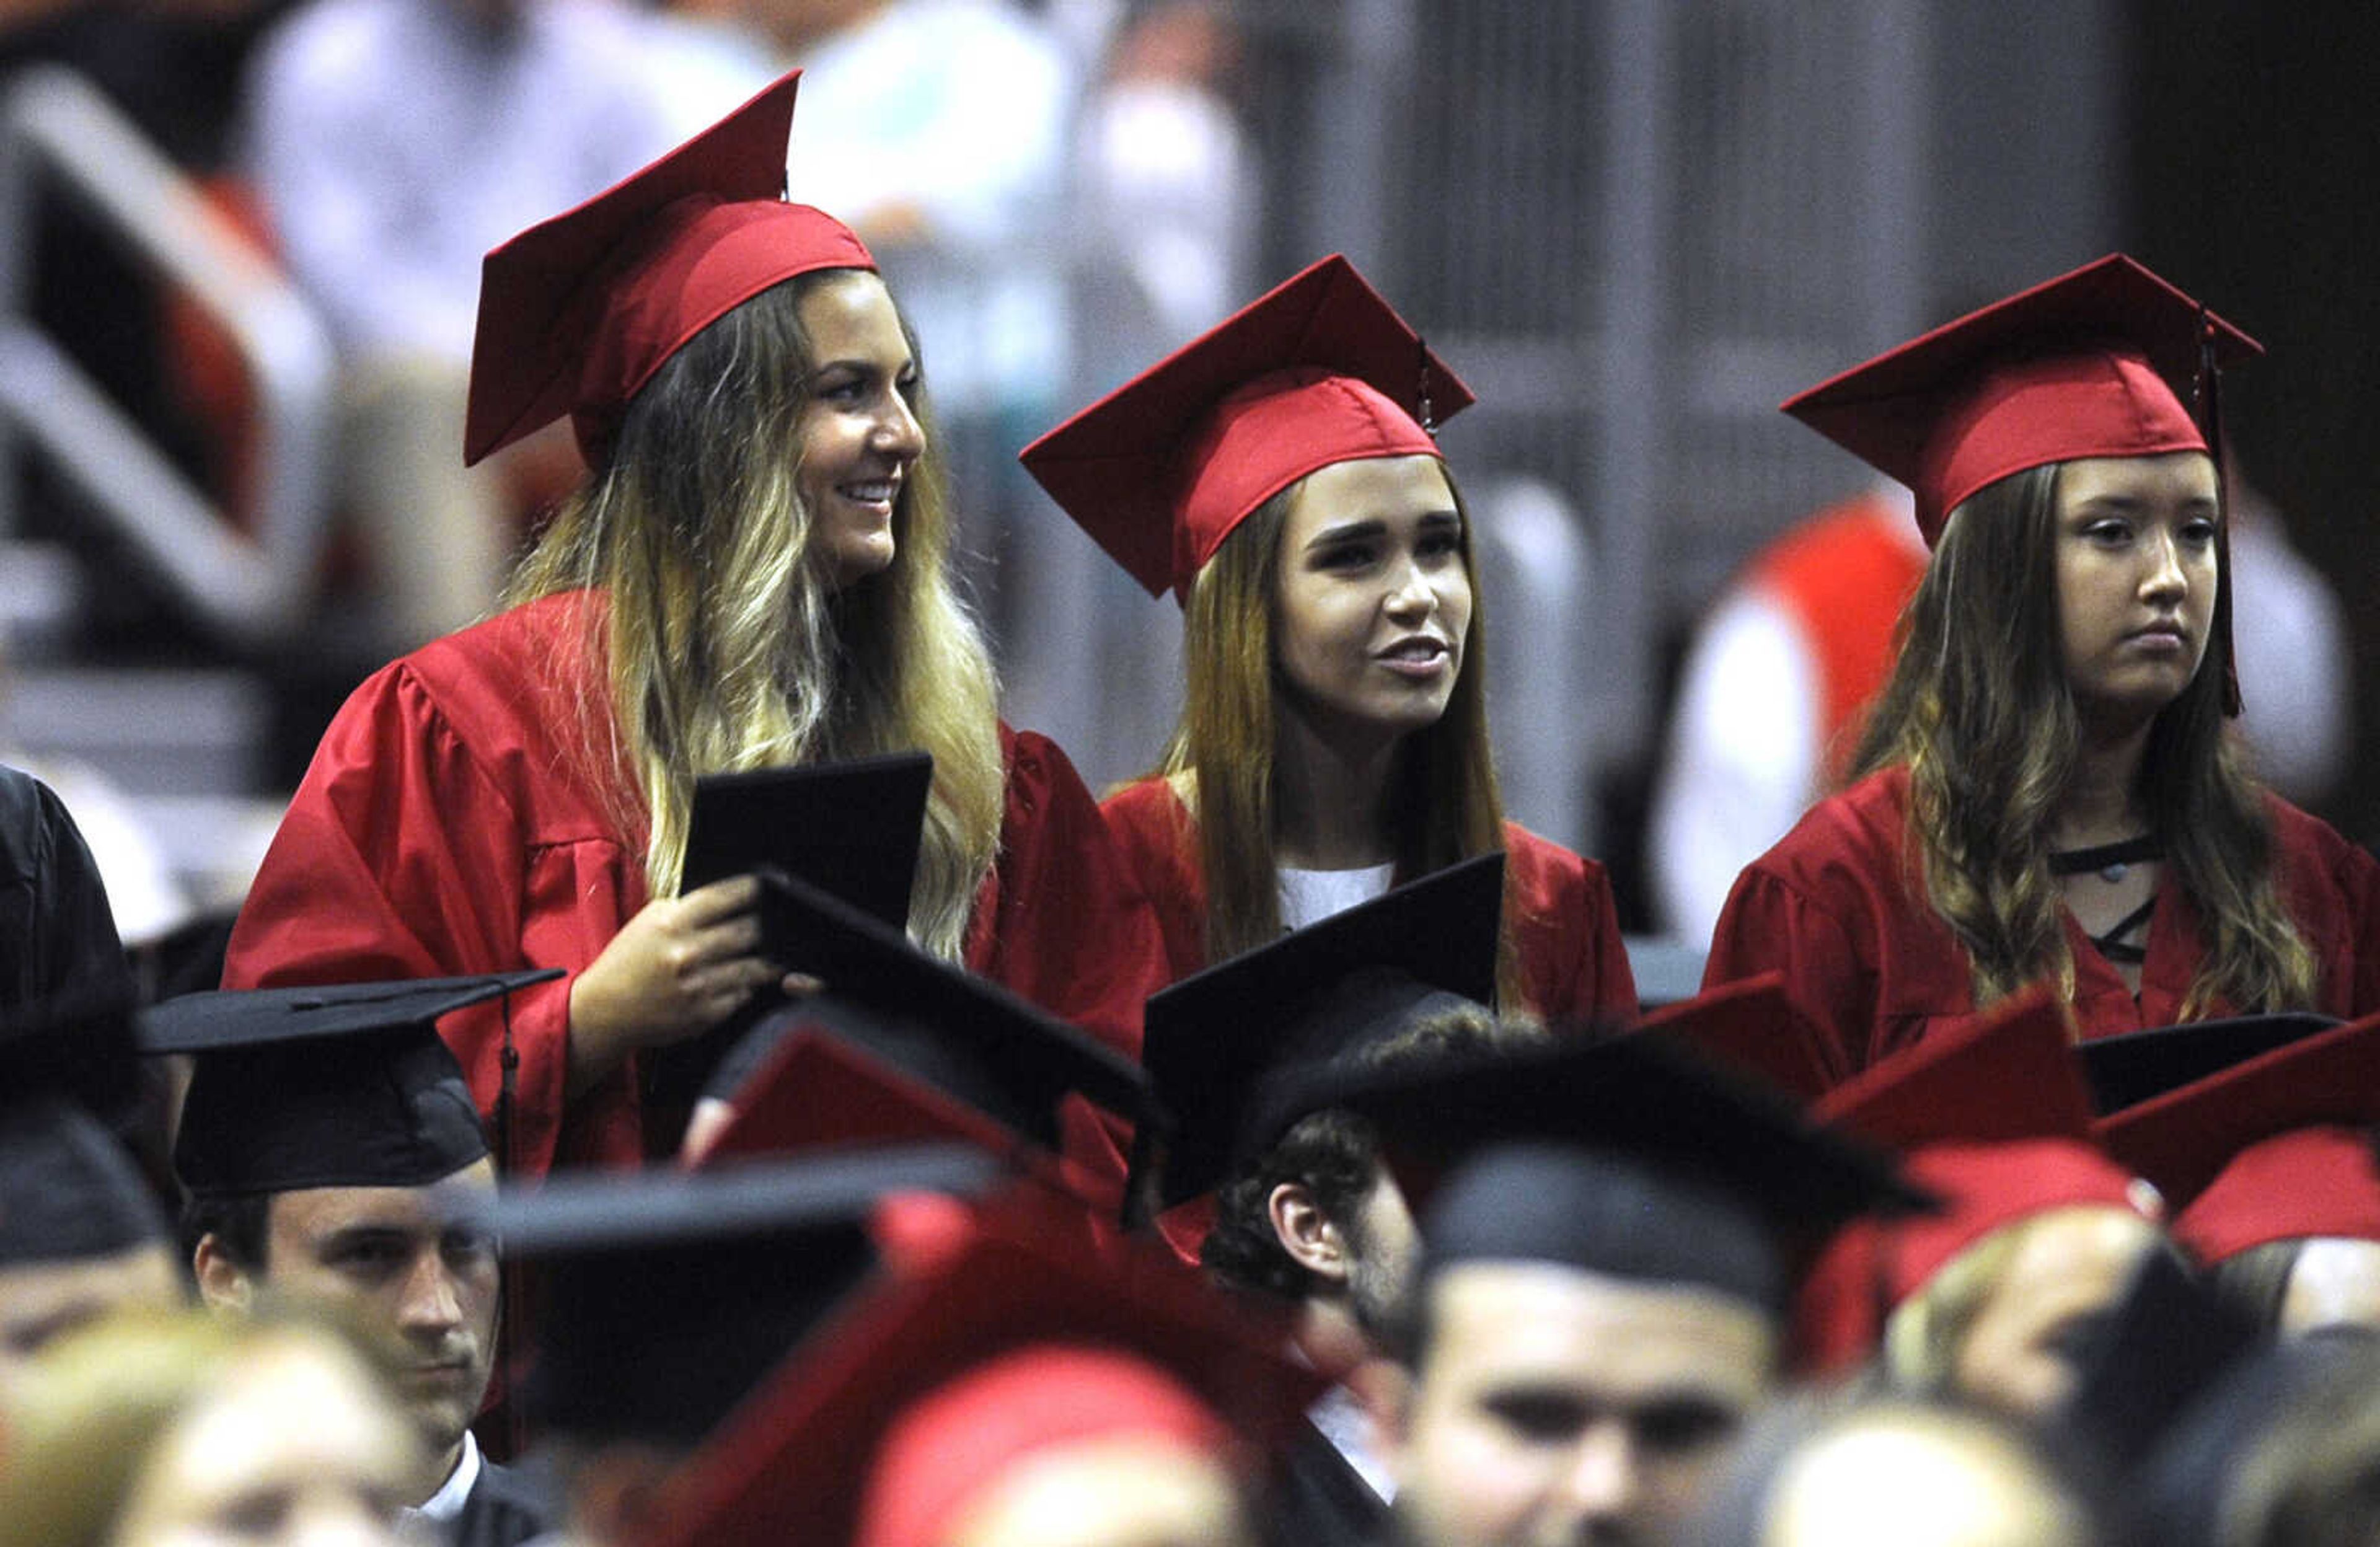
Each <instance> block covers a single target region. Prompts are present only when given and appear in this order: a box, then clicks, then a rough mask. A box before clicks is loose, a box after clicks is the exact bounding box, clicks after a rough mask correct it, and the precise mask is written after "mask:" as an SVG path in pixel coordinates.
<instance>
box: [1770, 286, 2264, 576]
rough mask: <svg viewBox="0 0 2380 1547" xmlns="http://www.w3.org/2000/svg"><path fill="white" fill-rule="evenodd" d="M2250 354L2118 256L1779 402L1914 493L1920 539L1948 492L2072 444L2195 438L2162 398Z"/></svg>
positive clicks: (2100, 452)
mask: <svg viewBox="0 0 2380 1547" xmlns="http://www.w3.org/2000/svg"><path fill="white" fill-rule="evenodd" d="M2202 341H2204V342H2205V343H2208V344H2210V345H2211V346H2212V351H2213V356H2214V360H2215V364H2216V367H2217V368H2218V369H2219V368H2223V367H2228V366H2230V365H2233V364H2236V363H2238V362H2239V361H2240V360H2243V359H2250V358H2252V357H2253V356H2256V355H2260V354H2262V353H2264V352H2265V351H2264V347H2263V346H2262V345H2260V344H2258V343H2257V342H2256V341H2255V340H2254V339H2253V338H2250V337H2249V336H2248V335H2246V334H2243V333H2241V332H2240V330H2239V329H2238V328H2235V327H2233V326H2232V325H2231V324H2230V323H2227V322H2225V321H2223V320H2222V319H2221V318H2219V317H2217V316H2216V315H2215V314H2214V313H2212V312H2210V311H2205V310H2204V308H2203V307H2201V306H2200V305H2199V303H2198V302H2197V301H2195V300H2193V299H2192V298H2190V297H2188V296H2186V295H2184V294H2182V293H2181V292H2180V290H2178V289H2176V288H2174V287H2173V286H2170V285H2168V284H2167V283H2166V282H2165V281H2164V280H2162V279H2159V278H2158V277H2157V276H2156V275H2155V274H2151V273H2150V272H2149V271H2148V270H2147V269H2144V268H2143V267H2142V266H2141V265H2140V264H2138V263H2136V262H2133V261H2132V260H2131V259H2130V258H2127V257H2125V256H2123V255H2122V254H2121V253H2116V254H2111V255H2110V256H2108V257H2106V258H2102V259H2100V260H2099V261H2098V262H2095V263H2090V264H2086V265H2085V266H2083V267H2082V268H2079V269H2076V270H2075V271H2074V272H2073V273H2071V274H2064V275H2062V276H2060V277H2058V278H2057V279H2053V280H2050V281H2048V282H2047V283H2046V284H2043V285H2036V286H2034V287H2033V288H2032V289H2029V290H2025V291H2022V292H2021V293H2020V294H2017V295H2014V296H2010V298H2008V299H2006V300H2002V301H1996V302H1994V303H1993V304H1992V305H1990V306H1987V307H1985V308H1984V309H1983V310H1982V311H1973V312H1969V313H1968V314H1967V315H1966V316H1964V317H1961V318H1960V319H1959V320H1958V321H1956V322H1954V323H1946V324H1944V325H1943V326H1941V327H1938V328H1936V329H1935V330H1934V331H1933V332H1931V333H1928V334H1925V335H1923V336H1922V337H1919V338H1916V339H1913V340H1912V341H1911V342H1909V343H1907V344H1903V345H1901V346H1900V347H1898V348H1896V349H1892V350H1890V351H1888V352H1887V353H1885V354H1881V355H1878V356H1877V357H1876V359H1872V360H1869V361H1868V362H1867V363H1865V364H1864V365H1856V366H1853V367H1852V369H1851V370H1849V371H1846V372H1843V373H1842V374H1841V375H1839V376H1837V377H1835V378H1833V379H1832V380H1831V381H1828V382H1825V383H1822V384H1819V385H1817V386H1815V387H1812V388H1811V389H1810V390H1809V391H1807V392H1804V393H1802V394H1800V395H1798V396H1793V397H1791V398H1788V399H1787V400H1786V402H1785V404H1784V409H1785V411H1786V412H1787V413H1789V414H1791V415H1792V416H1793V417H1794V418H1796V419H1798V420H1801V421H1802V422H1803V423H1804V424H1807V425H1809V426H1810V427H1811V428H1812V429H1814V430H1815V431H1817V432H1819V433H1820V434H1822V435H1824V436H1826V437H1827V438H1828V440H1831V441H1833V442H1834V443H1835V444H1836V445H1840V446H1842V447H1843V448H1844V449H1846V450H1848V451H1850V452H1851V453H1852V455H1854V456H1856V457H1860V458H1861V459H1862V460H1864V461H1865V462H1867V463H1869V464H1870V465H1872V466H1874V467H1876V469H1879V470H1881V471H1882V472H1884V473H1886V474H1887V475H1888V476H1889V477H1892V478H1895V479H1898V480H1900V481H1901V482H1902V483H1905V484H1907V485H1908V486H1909V487H1910V489H1911V490H1912V491H1913V493H1915V494H1916V496H1917V525H1918V527H1919V528H1920V529H1921V530H1923V531H1924V532H1925V542H1926V545H1927V546H1928V547H1931V546H1933V544H1934V543H1935V542H1937V541H1938V540H1939V539H1940V538H1941V535H1942V523H1943V522H1944V520H1945V519H1947V518H1948V517H1949V513H1950V512H1951V511H1952V510H1954V509H1956V508H1957V507H1958V506H1959V504H1960V502H1961V501H1962V500H1964V499H1966V498H1967V497H1968V496H1969V495H1970V494H1973V493H1975V492H1976V491H1977V490H1979V489H1981V488H1983V487H1984V486H1985V484H1988V483H1993V482H1997V481H1998V480H2000V479H2003V478H2006V477H2008V476H2009V475H2010V474H2011V473H2018V472H2022V471H2024V470H2025V469H2028V468H2037V467H2041V466H2043V465H2045V464H2046V463H2050V462H2064V461H2070V460H2072V459H2074V458H2076V457H2147V456H2155V455H2156V454H2158V453H2162V452H2169V451H2204V450H2206V449H2207V448H2208V447H2207V439H2206V435H2205V433H2204V431H2203V429H2202V427H2201V426H2200V425H2199V424H2198V423H2197V422H2196V421H2195V420H2192V417H2191V413H2190V410H2189V409H2188V408H2186V407H2184V405H2183V403H2182V400H2181V399H2180V397H2179V396H2176V395H2175V390H2174V387H2173V385H2172V384H2173V383H2176V382H2182V383H2190V382H2193V381H2194V380H2195V379H2196V376H2197V373H2198V371H2199V365H2200V347H2201V343H2202Z"/></svg>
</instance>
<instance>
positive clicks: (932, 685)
mask: <svg viewBox="0 0 2380 1547" xmlns="http://www.w3.org/2000/svg"><path fill="white" fill-rule="evenodd" d="M856 272H861V271H854V270H828V271H823V272H820V273H814V274H803V275H800V276H798V277H796V278H794V279H790V280H787V281H785V282H784V283H783V284H781V285H777V286H773V287H771V288H770V289H768V290H764V291H762V292H761V293H760V294H759V295H758V296H755V297H754V298H752V299H750V300H748V301H746V302H745V303H744V304H743V305H741V306H739V307H737V308H736V309H735V310H734V311H730V312H728V313H727V314H726V315H724V316H722V317H721V318H720V319H719V320H718V321H717V322H714V323H711V324H710V326H709V327H707V328H705V329H703V330H702V332H700V333H699V334H697V335H695V336H694V338H693V339H692V340H691V341H689V342H688V343H687V344H686V346H685V347H683V348H681V349H679V350H678V352H677V353H676V354H675V355H674V356H672V357H671V358H670V359H669V360H668V362H667V363H665V364H664V365H663V366H662V369H661V370H660V371H659V372H656V373H655V375H654V376H653V378H652V380H651V381H650V382H649V383H647V384H645V386H644V387H643V388H642V389H641V390H640V391H639V392H638V393H637V396H636V398H635V400H634V401H633V402H632V403H631V404H630V405H629V408H628V412H627V415H626V417H625V420H624V421H623V423H622V426H621V430H620V435H619V439H618V441H617V443H616V444H615V445H614V446H613V449H612V452H611V455H610V456H609V457H608V458H607V459H606V460H605V462H604V465H603V466H602V467H601V469H597V471H596V472H595V473H594V474H593V476H592V477H591V478H590V479H589V481H588V482H587V483H586V484H585V485H583V486H582V487H581V488H580V489H579V490H578V491H577V493H575V494H574V495H573V496H572V497H571V498H570V500H569V501H567V502H566V503H565V506H563V508H562V510H561V511H560V512H559V513H558V514H557V515H556V517H555V518H554V520H553V524H552V525H551V526H550V527H549V528H548V529H547V530H546V531H545V532H544V534H543V535H542V536H541V537H540V539H539V541H538V542H537V545H536V546H535V547H534V548H533V549H532V550H531V551H530V553H529V554H528V556H527V557H526V558H525V559H524V560H523V561H522V563H521V565H520V566H519V568H518V570H517V571H516V573H515V575H514V577H513V580H512V584H511V586H510V588H509V590H508V592H507V596H506V601H507V603H513V604H516V603H523V602H528V601H531V600H534V599H536V598H538V597H541V596H548V595H552V594H554V593H556V592H561V591H589V592H592V593H595V594H597V595H600V596H601V597H603V598H604V599H605V602H606V605H604V606H602V607H600V608H589V609H588V622H589V629H590V632H591V633H592V634H593V636H594V637H592V638H589V640H585V641H582V643H583V644H584V646H585V647H587V649H588V652H589V653H587V654H586V655H584V656H582V657H581V659H591V660H600V661H603V662H605V663H607V665H606V671H607V674H608V676H609V677H610V681H611V688H612V691H611V695H610V702H609V703H608V704H594V703H588V704H583V705H582V711H583V712H582V714H581V724H580V727H579V728H580V731H581V741H582V744H583V749H584V752H585V755H586V759H587V766H588V771H589V774H590V776H591V777H592V780H593V783H594V785H595V787H597V788H598V789H600V790H601V791H602V792H604V798H605V799H606V801H607V803H608V805H609V807H610V812H611V815H612V818H613V822H614V823H615V825H616V827H617V829H618V831H619V832H620V833H621V834H623V835H624V837H625V838H627V839H628V840H629V841H630V842H631V843H632V844H633V843H636V842H639V841H640V842H641V843H642V846H643V851H644V857H645V879H646V882H647V883H648V885H649V886H650V891H651V894H652V895H654V896H656V897H665V896H672V895H675V894H676V892H677V890H678V884H679V880H680V877H681V873H682V871H683V869H684V865H685V859H686V825H687V817H688V813H689V810H690V809H691V806H692V803H693V797H694V782H695V780H696V779H697V778H698V777H699V776H701V775H703V774H723V773H735V772H741V771H745V770H749V769H756V768H771V767H781V766H785V765H789V764H795V763H806V762H820V761H831V760H835V759H842V758H852V757H860V756H866V755H868V754H871V753H879V752H890V751H899V750H906V749H912V748H922V749H925V750H926V751H928V752H930V753H931V754H932V755H933V759H934V783H933V791H932V794H931V796H930V798H929V801H928V805H927V811H926V823H925V832H924V834H923V839H922V842H921V843H920V846H919V851H918V857H917V877H916V882H915V884H914V887H913V889H912V892H911V901H910V908H909V932H910V933H911V934H912V935H913V936H914V937H916V938H917V941H918V942H919V944H922V945H924V946H925V947H926V948H927V949H929V950H931V951H933V952H934V953H935V954H937V955H939V956H945V957H949V958H952V959H955V958H956V957H957V956H959V954H960V951H961V948H962V947H963V945H964V944H965V937H966V928H967V919H968V914H969V910H970V908H971V907H972V906H973V903H974V900H975V895H976V892H977V888H978V887H979V886H980V884H981V883H982V881H983V878H984V875H985V874H986V872H987V871H990V867H991V864H992V860H993V859H994V857H995V853H996V850H997V848H998V847H999V841H1000V825H1001V817H1002V800H1003V796H1002V791H1003V782H1004V774H1003V770H1002V761H1001V750H1000V737H999V729H998V719H997V708H996V703H997V685H996V681H995V678H994V676H993V671H992V665H991V658H990V652H988V651H987V650H986V649H985V646H984V641H983V637H982V634H981V631H980V630H979V629H978V628H977V626H976V623H975V620H974V619H973V617H972V616H971V615H969V613H968V611H967V609H966V607H965V605H964V603H961V601H960V600H959V598H958V595H957V593H956V591H955V590H954V589H953V584H952V581H951V579H950V575H949V571H948V554H949V547H950V518H949V513H948V508H947V506H946V505H945V503H944V496H943V491H942V479H941V462H940V459H939V457H938V456H937V454H936V452H935V449H934V438H933V435H932V432H931V426H930V422H929V419H928V416H927V413H926V410H925V405H924V404H923V402H922V401H921V400H918V401H914V402H913V407H914V408H915V409H916V411H917V416H918V420H919V422H920V424H921V425H925V426H926V427H927V441H926V453H925V455H924V456H923V457H920V458H919V460H918V462H917V465H916V466H915V467H913V468H912V469H910V470H909V473H908V476H907V477H906V478H905V481H903V483H902V486H901V494H900V499H899V501H898V503H897V504H896V505H895V506H894V508H893V513H892V531H893V540H894V544H895V549H894V554H895V556H894V558H893V560H892V564H891V565H890V566H888V567H887V568H886V569H885V570H884V571H883V572H882V573H880V574H878V575H875V576H871V577H869V578H868V579H864V580H861V581H859V582H857V583H856V584H853V585H850V586H847V587H844V588H842V589H841V590H838V589H837V588H836V587H835V586H834V585H833V584H832V583H831V580H830V579H829V576H828V574H827V571H826V569H825V567H824V561H823V559H822V558H821V556H820V554H818V553H817V552H816V551H815V550H814V548H813V545H812V544H811V542H810V541H809V538H810V521H811V514H810V512H809V511H808V510H807V509H806V508H805V507H804V506H803V504H802V500H801V496H800V493H799V488H800V484H799V474H800V470H801V463H800V457H799V455H798V450H797V448H798V446H799V445H800V437H799V433H798V431H799V425H800V420H801V416H802V412H803V409H804V407H805V405H806V404H807V402H808V401H809V396H810V395H809V380H810V377H811V374H812V372H813V370H814V369H815V365H816V358H817V357H816V355H815V353H814V351H813V349H812V348H811V346H810V342H809V339H808V336H807V334H806V333H805V332H804V331H803V328H802V323H801V305H802V301H803V298H805V297H806V296H807V295H809V294H810V293H811V292H812V291H813V290H814V289H816V288H817V287H818V286H821V285H825V284H828V283H832V282H833V281H835V280H837V279H839V278H846V277H848V276H849V275H850V274H854V273H856ZM904 331H906V327H905V325H904ZM911 351H912V353H913V355H914V354H915V352H916V343H915V340H914V339H912V340H911Z"/></svg>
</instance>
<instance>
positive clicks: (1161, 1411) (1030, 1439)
mask: <svg viewBox="0 0 2380 1547" xmlns="http://www.w3.org/2000/svg"><path fill="white" fill-rule="evenodd" d="M1126 1438H1148V1439H1155V1440H1164V1441H1171V1442H1172V1443H1175V1444H1178V1445H1180V1446H1182V1447H1184V1449H1187V1450H1190V1451H1192V1452H1195V1453H1196V1454H1200V1455H1229V1454H1230V1452H1231V1450H1232V1448H1233V1436H1232V1432H1231V1431H1230V1429H1229V1428H1227V1427H1226V1426H1225V1425H1224V1423H1223V1420H1222V1419H1220V1418H1219V1417H1217V1416H1216V1414H1215V1411H1214V1409H1213V1408H1211V1407H1208V1406H1207V1405H1206V1404H1205V1403H1203V1402H1201V1401H1200V1400H1198V1398H1197V1397H1196V1396H1195V1395H1192V1394H1191V1392H1190V1390H1189V1388H1188V1387H1186V1386H1184V1384H1183V1383H1182V1382H1181V1381H1180V1380H1179V1379H1178V1378H1176V1377H1175V1376H1173V1375H1172V1374H1171V1373H1169V1372H1168V1371H1167V1370H1165V1369H1164V1368H1163V1367H1162V1366H1160V1365H1159V1364H1157V1363H1155V1362H1153V1361H1151V1360H1149V1359H1147V1358H1143V1357H1142V1356H1140V1355H1137V1354H1130V1353H1125V1352H1123V1351H1122V1350H1119V1349H1114V1348H1092V1347H1085V1346H1075V1345H1068V1344H1057V1343H1050V1344H1039V1345H1036V1346H1029V1347H1025V1348H1020V1349H1016V1350H1014V1351H1013V1352H1010V1353H1006V1354H1002V1355H1000V1356H998V1357H997V1358H992V1359H990V1360H988V1361H986V1362H985V1363H984V1364H982V1365H981V1366H979V1367H978V1368H977V1369H975V1370H969V1371H968V1372H967V1373H965V1374H964V1375H961V1376H959V1377H958V1378H957V1379H956V1380H954V1381H953V1382H951V1383H949V1384H948V1385H945V1386H943V1387H942V1388H941V1390H939V1391H936V1392H934V1393H932V1394H930V1395H928V1396H926V1397H925V1398H923V1399H922V1400H920V1401H919V1402H917V1404H915V1405H914V1406H912V1407H910V1408H909V1410H908V1411H907V1412H905V1413H904V1414H902V1415H901V1417H900V1418H899V1419H897V1420H895V1421H894V1423H893V1425H892V1429H891V1430H890V1431H888V1432H887V1433H886V1435H885V1436H884V1443H883V1445H882V1447H881V1448H880V1450H879V1451H878V1453H877V1456H876V1464H875V1466H874V1467H873V1468H871V1469H870V1473H869V1481H868V1501H867V1504H865V1506H864V1507H863V1511H862V1515H861V1517H860V1521H859V1530H858V1533H857V1534H856V1536H855V1537H854V1539H853V1547H939V1544H940V1543H941V1542H943V1541H948V1540H949V1535H948V1533H949V1532H950V1530H951V1528H952V1527H953V1525H955V1524H956V1523H957V1522H958V1519H959V1517H960V1516H961V1515H962V1514H963V1513H964V1512H965V1510H966V1509H967V1507H968V1506H969V1505H970V1504H975V1503H977V1501H979V1500H980V1499H981V1498H982V1497H983V1496H984V1494H985V1493H986V1492H988V1491H989V1490H990V1488H991V1487H992V1485H993V1484H995V1483H997V1482H998V1481H1000V1480H1002V1478H1003V1477H1004V1476H1006V1475H1008V1474H1009V1473H1010V1472H1011V1470H1012V1469H1013V1468H1015V1467H1017V1466H1019V1465H1020V1464H1022V1463H1023V1462H1025V1461H1026V1460H1027V1459H1028V1458H1030V1457H1032V1456H1037V1455H1039V1454H1041V1453H1042V1452H1045V1451H1050V1450H1054V1449H1059V1448H1062V1447H1063V1446H1065V1445H1068V1444H1071V1443H1081V1442H1084V1441H1090V1440H1116V1439H1126Z"/></svg>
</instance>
